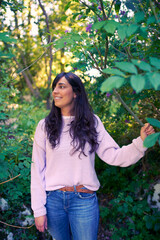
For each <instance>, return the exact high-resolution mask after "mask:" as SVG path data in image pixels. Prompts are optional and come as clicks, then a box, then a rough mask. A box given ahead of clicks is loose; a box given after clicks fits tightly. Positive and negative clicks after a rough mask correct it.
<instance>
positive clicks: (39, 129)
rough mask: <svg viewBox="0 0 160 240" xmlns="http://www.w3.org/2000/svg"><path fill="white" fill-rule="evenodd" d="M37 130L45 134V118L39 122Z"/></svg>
mask: <svg viewBox="0 0 160 240" xmlns="http://www.w3.org/2000/svg"><path fill="white" fill-rule="evenodd" d="M36 130H38V131H43V132H44V130H45V118H43V119H41V120H40V121H39V122H38V124H37V128H36Z"/></svg>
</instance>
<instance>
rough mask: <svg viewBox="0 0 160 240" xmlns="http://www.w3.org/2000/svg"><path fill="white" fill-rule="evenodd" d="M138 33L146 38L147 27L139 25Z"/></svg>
mask: <svg viewBox="0 0 160 240" xmlns="http://www.w3.org/2000/svg"><path fill="white" fill-rule="evenodd" d="M140 35H141V36H142V37H143V38H147V36H148V29H147V27H143V26H142V27H140Z"/></svg>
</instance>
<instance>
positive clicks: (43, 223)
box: [35, 215, 47, 232]
mask: <svg viewBox="0 0 160 240" xmlns="http://www.w3.org/2000/svg"><path fill="white" fill-rule="evenodd" d="M35 225H36V228H37V229H38V230H39V231H40V232H44V231H45V229H47V216H46V215H44V216H40V217H35Z"/></svg>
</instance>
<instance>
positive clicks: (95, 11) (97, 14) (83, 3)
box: [80, 1, 102, 19]
mask: <svg viewBox="0 0 160 240" xmlns="http://www.w3.org/2000/svg"><path fill="white" fill-rule="evenodd" d="M80 3H82V4H83V5H84V6H85V7H87V8H89V9H90V10H92V12H94V13H95V14H96V15H97V16H98V17H99V18H100V19H102V18H101V16H100V15H99V14H98V13H97V12H96V11H93V9H92V8H91V7H90V6H88V5H87V4H86V3H85V2H83V1H80Z"/></svg>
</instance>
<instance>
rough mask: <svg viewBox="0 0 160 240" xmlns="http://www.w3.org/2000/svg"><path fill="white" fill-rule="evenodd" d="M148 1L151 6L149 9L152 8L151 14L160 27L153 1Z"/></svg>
mask: <svg viewBox="0 0 160 240" xmlns="http://www.w3.org/2000/svg"><path fill="white" fill-rule="evenodd" d="M149 3H150V6H151V9H152V11H153V14H154V16H155V19H156V20H157V23H158V26H159V27H160V22H159V19H158V17H157V14H156V11H155V9H154V6H153V3H152V1H151V0H150V1H149Z"/></svg>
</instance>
